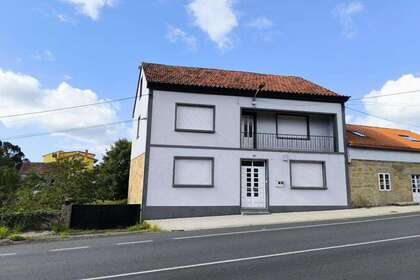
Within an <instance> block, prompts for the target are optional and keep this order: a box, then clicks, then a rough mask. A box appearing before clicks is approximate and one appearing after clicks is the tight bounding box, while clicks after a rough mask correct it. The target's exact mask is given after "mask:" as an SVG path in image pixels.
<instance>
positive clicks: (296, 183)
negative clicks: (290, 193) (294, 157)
mask: <svg viewBox="0 0 420 280" xmlns="http://www.w3.org/2000/svg"><path fill="white" fill-rule="evenodd" d="M290 181H291V187H292V188H293V189H314V190H316V189H326V188H327V185H326V179H325V163H324V162H313V161H291V162H290Z"/></svg>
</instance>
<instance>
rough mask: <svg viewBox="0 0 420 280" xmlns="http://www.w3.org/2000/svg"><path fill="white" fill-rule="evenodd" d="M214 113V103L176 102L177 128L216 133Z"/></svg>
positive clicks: (177, 129) (185, 130)
mask: <svg viewBox="0 0 420 280" xmlns="http://www.w3.org/2000/svg"><path fill="white" fill-rule="evenodd" d="M214 114H215V107H214V106H212V105H196V104H176V112H175V130H176V131H184V132H206V133H214V130H215V123H214V121H215V115H214Z"/></svg>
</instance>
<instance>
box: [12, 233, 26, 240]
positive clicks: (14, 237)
mask: <svg viewBox="0 0 420 280" xmlns="http://www.w3.org/2000/svg"><path fill="white" fill-rule="evenodd" d="M9 239H10V240H12V241H23V240H26V238H25V237H23V236H22V235H19V234H17V233H15V234H12V235H10V236H9Z"/></svg>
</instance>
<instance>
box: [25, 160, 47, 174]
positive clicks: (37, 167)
mask: <svg viewBox="0 0 420 280" xmlns="http://www.w3.org/2000/svg"><path fill="white" fill-rule="evenodd" d="M49 172H51V165H50V164H48V163H43V162H23V163H22V166H21V168H20V170H19V173H20V176H22V177H26V176H28V175H31V174H36V175H39V176H45V175H48V173H49Z"/></svg>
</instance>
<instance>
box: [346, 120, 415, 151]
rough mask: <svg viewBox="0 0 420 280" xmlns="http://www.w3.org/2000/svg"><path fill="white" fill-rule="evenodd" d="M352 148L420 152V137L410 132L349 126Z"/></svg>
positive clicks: (349, 139)
mask: <svg viewBox="0 0 420 280" xmlns="http://www.w3.org/2000/svg"><path fill="white" fill-rule="evenodd" d="M347 139H348V144H349V146H350V147H358V148H373V149H387V150H401V151H415V152H420V135H419V134H417V133H414V132H412V131H409V130H404V129H395V128H385V127H373V126H364V125H354V124H348V125H347Z"/></svg>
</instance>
